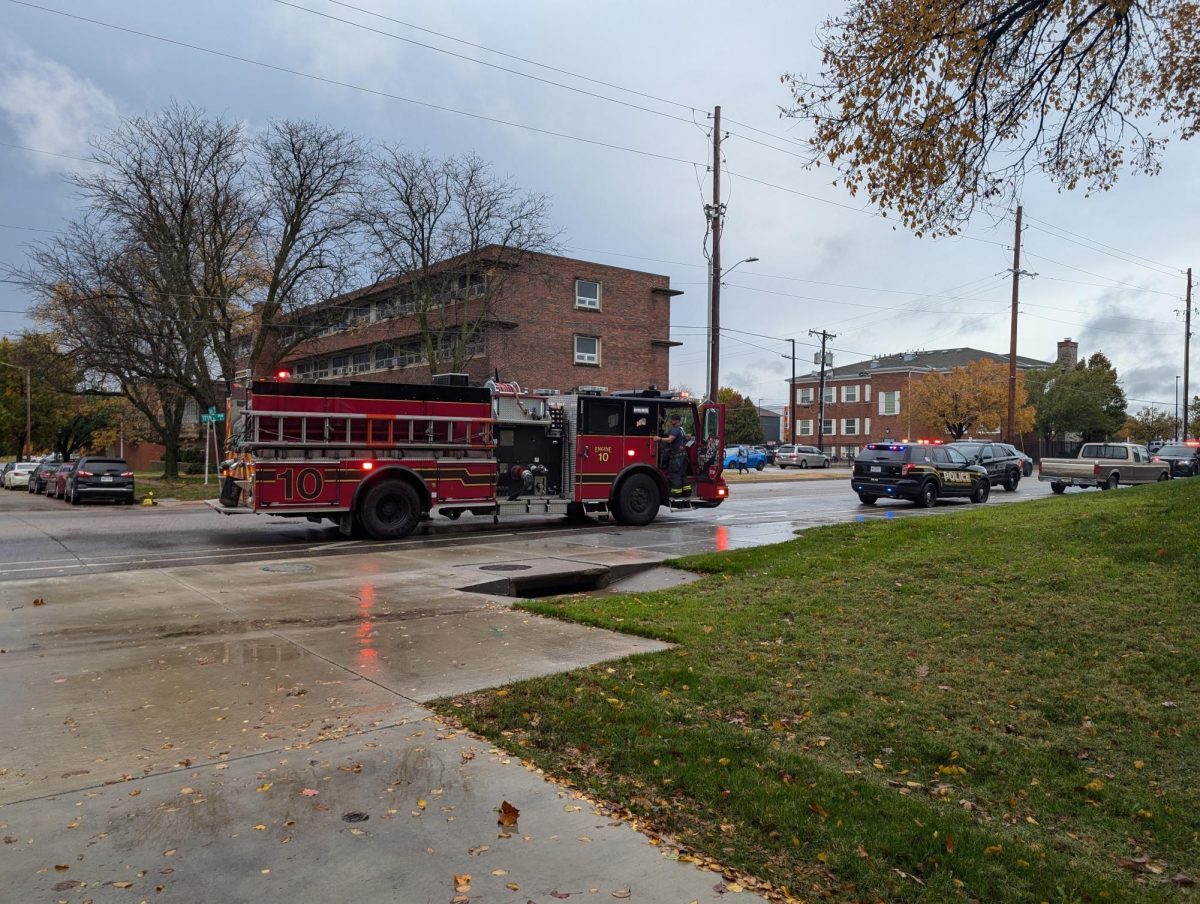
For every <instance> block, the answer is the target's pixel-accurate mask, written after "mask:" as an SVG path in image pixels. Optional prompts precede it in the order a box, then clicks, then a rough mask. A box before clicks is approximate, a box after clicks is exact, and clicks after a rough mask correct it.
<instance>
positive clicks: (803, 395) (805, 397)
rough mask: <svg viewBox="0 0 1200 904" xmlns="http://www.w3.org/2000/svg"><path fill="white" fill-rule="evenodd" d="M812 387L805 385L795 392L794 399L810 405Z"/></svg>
mask: <svg viewBox="0 0 1200 904" xmlns="http://www.w3.org/2000/svg"><path fill="white" fill-rule="evenodd" d="M813 394H814V393H813V388H812V387H811V386H806V387H804V388H803V389H801V390H800V392H799V393H798V394H797V398H796V401H797V403H799V404H801V405H811V404H812V402H813Z"/></svg>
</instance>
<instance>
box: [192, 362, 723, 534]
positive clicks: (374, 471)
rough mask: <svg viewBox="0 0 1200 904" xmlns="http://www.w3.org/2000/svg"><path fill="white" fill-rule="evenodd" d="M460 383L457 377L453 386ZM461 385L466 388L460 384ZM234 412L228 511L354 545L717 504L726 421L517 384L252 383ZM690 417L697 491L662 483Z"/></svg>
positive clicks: (663, 397) (670, 403)
mask: <svg viewBox="0 0 1200 904" xmlns="http://www.w3.org/2000/svg"><path fill="white" fill-rule="evenodd" d="M455 376H457V375H455ZM456 382H459V383H461V382H462V381H461V380H458V381H456ZM244 395H245V397H244V398H234V399H231V401H230V412H229V416H228V423H229V425H230V436H229V439H230V447H231V452H232V453H233V454H234V456H235V457H234V459H232V460H231V461H229V462H227V463H226V465H227V467H226V468H225V471H224V477H223V480H222V490H221V498H220V500H219V502H214V503H210V504H211V505H212V506H213V508H216V509H217V510H218V511H221V512H224V513H227V514H232V513H234V512H260V513H266V514H270V515H281V516H285V517H304V518H308V520H310V521H317V522H319V521H321V520H323V519H329V520H331V521H333V522H334V523H336V524H338V525H339V527H340V528H341V530H342V532H343V533H344V534H347V535H349V534H351V533H359V534H365V535H366V536H369V537H372V538H374V539H377V540H394V539H398V538H400V537H404V536H406V535H408V534H409V533H410V532H411V531H412V530H413V528H415V527H416V526H417V523H418V522H419V521H420V520H421V519H422V518H423V517H429V516H434V515H437V516H445V517H447V518H450V519H452V520H456V519H458V518H459V517H460V516H462V515H464V514H471V515H491V516H492V518H493V520H495V521H498V520H499V518H500V517H501V516H502V515H515V514H564V515H569V516H576V517H578V516H582V515H583V514H584V513H588V512H594V513H604V512H607V513H611V515H612V517H613V518H615V519H616V520H617V521H618V522H619V523H621V524H630V525H641V524H648V523H649V522H650V521H653V520H654V518H655V517H656V515H657V514H658V510H659V508H660V507H662V506H667V507H669V508H701V507H714V506H717V505H720V504H721V502H723V501H724V500H725V498H726V496H727V495H728V487H727V486H726V483H725V480H724V478H723V477H722V476H721V467H722V454H721V453H722V450H723V445H724V443H723V434H724V416H725V415H724V407H723V406H721V405H715V404H711V403H707V402H705V403H698V402H696V401H693V400H689V399H683V398H677V397H675V396H674V395H673V394H670V393H660V392H658V391H657V390H655V389H650V390H645V391H641V392H628V393H611V394H609V393H600V392H597V393H596V394H589V393H587V392H583V391H580V392H578V393H577V394H573V395H550V396H546V395H541V394H535V393H528V392H524V391H522V390H521V388H520V387H519V386H517V385H516V384H506V383H495V382H493V381H489V383H488V384H487V386H485V387H472V386H467V385H445V383H434V384H431V385H413V384H389V383H367V382H345V383H302V382H291V381H287V380H280V381H255V382H254V383H253V384H252V385H251V387H250V389H249V391H248V392H245V391H244ZM674 414H680V415H682V420H683V428H684V431H685V433H687V434H688V435H689V437H691V439H690V441H689V444H688V446H687V447H686V450H685V452H686V455H687V464H688V467H687V477H686V484H687V485H688V486H686V487H684V491H683V492H682V493H679V492H678V491H677V492H675V493H672V489H671V487H670V486H669V480H668V455H669V452H668V450H667V446H668V444H667V443H664V442H660V441H659V437H660V436H663V435H665V434H666V433H667V431H668V429H669V420H668V419H669V418H670V417H671V416H672V415H674Z"/></svg>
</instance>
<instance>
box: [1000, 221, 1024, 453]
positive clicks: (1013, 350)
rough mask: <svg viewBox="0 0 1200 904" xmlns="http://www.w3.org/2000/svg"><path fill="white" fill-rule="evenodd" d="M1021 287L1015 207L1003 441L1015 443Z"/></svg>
mask: <svg viewBox="0 0 1200 904" xmlns="http://www.w3.org/2000/svg"><path fill="white" fill-rule="evenodd" d="M1020 285H1021V205H1020V204H1018V205H1017V228H1016V233H1015V236H1014V238H1013V266H1012V323H1011V325H1010V327H1009V334H1008V428H1007V429H1006V430H1005V431H1004V439H1005V440H1007V441H1008V442H1009V443H1014V444H1015V443H1016V434H1017V298H1018V296H1019V295H1020Z"/></svg>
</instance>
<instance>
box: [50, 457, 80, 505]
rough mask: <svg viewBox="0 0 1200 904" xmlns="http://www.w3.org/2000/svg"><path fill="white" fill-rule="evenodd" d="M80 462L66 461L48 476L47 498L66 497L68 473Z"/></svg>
mask: <svg viewBox="0 0 1200 904" xmlns="http://www.w3.org/2000/svg"><path fill="white" fill-rule="evenodd" d="M76 464H78V462H74V461H64V462H62V463H61V464H59V466H58V467H57V468H55V469H54V471H53V472H52V473H51V474H50V476H49V477H48V478H46V498H47V499H66V498H67V497H66V496H65V495H64V493H65V492H66V489H67V475H68V474H70V473H71V471H72V470H74V468H75V465H76Z"/></svg>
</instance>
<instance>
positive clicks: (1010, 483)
mask: <svg viewBox="0 0 1200 904" xmlns="http://www.w3.org/2000/svg"><path fill="white" fill-rule="evenodd" d="M1020 482H1021V474H1020V472H1019V471H1009V473H1008V476H1007V477H1005V478H1004V489H1005V491H1006V492H1009V493H1011V492H1013V491H1014V490H1016V488H1017V484H1018V483H1020Z"/></svg>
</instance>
